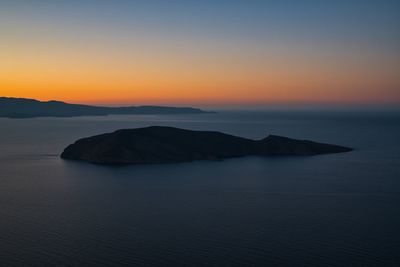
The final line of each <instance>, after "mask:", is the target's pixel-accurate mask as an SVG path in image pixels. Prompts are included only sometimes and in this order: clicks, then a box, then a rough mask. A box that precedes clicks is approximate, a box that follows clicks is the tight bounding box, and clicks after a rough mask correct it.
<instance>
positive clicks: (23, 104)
mask: <svg viewBox="0 0 400 267" xmlns="http://www.w3.org/2000/svg"><path fill="white" fill-rule="evenodd" d="M199 113H209V112H207V111H204V110H201V109H198V108H191V107H165V106H129V107H102V106H89V105H80V104H69V103H65V102H61V101H46V102H43V101H38V100H35V99H28V98H10V97H0V117H7V118H34V117H75V116H106V115H116V114H118V115H127V114H199Z"/></svg>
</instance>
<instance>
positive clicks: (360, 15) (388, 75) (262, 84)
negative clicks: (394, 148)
mask: <svg viewBox="0 0 400 267" xmlns="http://www.w3.org/2000/svg"><path fill="white" fill-rule="evenodd" d="M399 25H400V1H392V0H381V1H378V0H376V1H370V0H359V1H356V0H347V1H340V0H338V1H325V0H318V1H317V0H315V1H311V0H304V1H301V0H291V1H289V0H262V1H257V0H242V1H234V0H230V1H228V0H219V1H209V0H198V1H194V0H181V1H177V0H169V1H164V0H163V1H161V0H160V1H156V0H137V1H134V0H132V1H127V0H125V1H124V0H119V1H111V0H110V1H102V0H97V1H89V0H81V1H71V0H70V1H58V0H53V1H46V0H42V1H21V0H9V1H6V0H0V96H9V97H26V98H35V99H40V100H53V99H56V100H62V101H67V102H75V103H91V104H109V105H120V104H165V105H167V104H174V105H197V106H207V105H214V106H218V105H220V106H238V105H239V106H268V105H279V104H282V105H287V104H290V105H291V104H293V105H296V104H299V105H313V104H315V105H340V104H345V105H363V104H374V105H398V104H400V31H399Z"/></svg>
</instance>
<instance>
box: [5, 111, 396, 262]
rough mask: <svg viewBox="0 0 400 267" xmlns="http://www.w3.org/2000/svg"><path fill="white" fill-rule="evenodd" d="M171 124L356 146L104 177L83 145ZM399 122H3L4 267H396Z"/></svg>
mask: <svg viewBox="0 0 400 267" xmlns="http://www.w3.org/2000/svg"><path fill="white" fill-rule="evenodd" d="M148 125H168V126H176V127H182V128H187V129H196V130H218V131H223V132H226V133H231V134H235V135H239V136H244V137H248V138H254V139H260V138H264V137H265V136H267V135H268V134H277V135H284V136H288V137H293V138H304V139H311V140H315V141H321V142H327V143H333V144H341V145H346V146H350V147H354V148H355V150H354V151H353V152H350V153H343V154H332V155H321V156H312V157H274V158H261V157H245V158H236V159H229V160H224V161H217V162H214V161H197V162H191V163H183V164H164V165H162V164H161V165H136V166H126V167H106V166H98V165H92V164H86V163H80V162H73V161H64V160H62V159H60V158H59V154H60V152H61V151H62V150H63V148H64V147H65V146H67V145H68V144H70V143H72V142H74V141H75V140H76V139H78V138H81V137H85V136H90V135H94V134H99V133H103V132H110V131H114V130H116V129H121V128H135V127H142V126H148ZM398 136H400V114H399V113H395V112H370V113H368V112H364V113H357V112H305V111H303V112H295V111H290V112H284V111H279V112H273V111H270V112H220V113H217V114H200V115H180V116H168V115H164V116H150V115H143V116H134V115H132V116H107V117H81V118H64V119H60V118H36V119H17V120H13V119H4V118H2V119H0V151H1V153H0V174H1V175H0V217H1V220H0V265H2V266H21V265H25V266H32V265H36V266H71V265H75V266H77V265H81V266H126V265H131V266H246V265H251V266H398V265H399V264H400V257H399V255H400V247H399V245H398V244H399V243H400V230H399V227H398V226H399V225H400V214H399V212H398V203H400V180H399V177H400V141H399V138H398Z"/></svg>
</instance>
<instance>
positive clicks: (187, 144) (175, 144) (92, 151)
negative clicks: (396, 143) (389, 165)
mask: <svg viewBox="0 0 400 267" xmlns="http://www.w3.org/2000/svg"><path fill="white" fill-rule="evenodd" d="M348 151H352V149H351V148H348V147H344V146H338V145H330V144H323V143H317V142H312V141H307V140H296V139H291V138H287V137H281V136H276V135H269V136H268V137H266V138H264V139H261V140H251V139H247V138H243V137H238V136H233V135H229V134H225V133H221V132H212V131H193V130H186V129H179V128H174V127H166V126H150V127H145V128H136V129H122V130H117V131H115V132H112V133H105V134H100V135H96V136H92V137H88V138H83V139H80V140H78V141H76V142H75V143H74V144H71V145H69V146H68V147H67V148H65V150H64V151H63V152H62V154H61V158H63V159H69V160H81V161H86V162H90V163H97V164H148V163H177V162H189V161H194V160H221V159H225V158H232V157H242V156H248V155H254V156H311V155H318V154H328V153H341V152H348Z"/></svg>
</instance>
